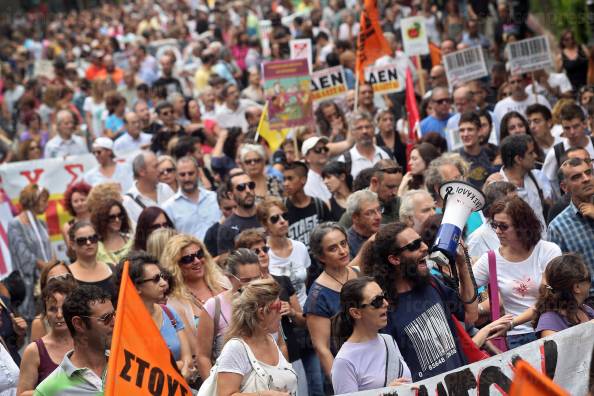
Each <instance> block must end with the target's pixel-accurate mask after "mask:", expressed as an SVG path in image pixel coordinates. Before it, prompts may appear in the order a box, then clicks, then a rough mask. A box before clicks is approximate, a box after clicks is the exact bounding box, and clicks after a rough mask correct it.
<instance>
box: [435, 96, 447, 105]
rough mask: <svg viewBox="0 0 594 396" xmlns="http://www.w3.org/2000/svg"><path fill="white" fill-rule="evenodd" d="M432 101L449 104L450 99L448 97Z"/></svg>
mask: <svg viewBox="0 0 594 396" xmlns="http://www.w3.org/2000/svg"><path fill="white" fill-rule="evenodd" d="M433 102H434V103H437V104H440V105H442V104H446V103H447V104H450V103H452V99H450V98H443V99H435V100H434V101H433Z"/></svg>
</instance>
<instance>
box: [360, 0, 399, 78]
mask: <svg viewBox="0 0 594 396" xmlns="http://www.w3.org/2000/svg"><path fill="white" fill-rule="evenodd" d="M384 55H390V56H391V55H392V50H391V49H390V44H388V41H387V40H386V38H385V37H384V32H383V31H382V28H381V26H380V24H379V12H378V10H377V2H376V0H365V5H364V9H363V12H361V21H360V29H359V36H358V37H357V59H356V64H355V71H356V73H357V78H358V79H359V82H360V83H361V82H364V81H365V74H364V71H365V67H367V66H369V65H372V64H373V62H375V61H376V59H378V58H381V57H382V56H384Z"/></svg>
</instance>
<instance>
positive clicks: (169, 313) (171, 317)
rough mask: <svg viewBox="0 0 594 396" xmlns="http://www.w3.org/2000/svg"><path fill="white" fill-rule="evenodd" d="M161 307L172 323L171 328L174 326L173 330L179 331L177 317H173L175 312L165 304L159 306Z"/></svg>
mask: <svg viewBox="0 0 594 396" xmlns="http://www.w3.org/2000/svg"><path fill="white" fill-rule="evenodd" d="M159 306H160V307H161V309H162V310H163V312H165V315H167V317H168V318H169V321H170V322H171V326H173V328H174V329H175V330H177V320H175V316H173V312H171V310H170V309H169V307H168V306H167V305H165V304H159Z"/></svg>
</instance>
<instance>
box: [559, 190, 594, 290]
mask: <svg viewBox="0 0 594 396" xmlns="http://www.w3.org/2000/svg"><path fill="white" fill-rule="evenodd" d="M547 239H548V240H549V241H551V242H554V243H556V244H557V245H558V246H559V247H560V248H561V251H562V252H563V253H567V252H574V253H579V254H581V255H582V257H583V259H584V261H585V262H586V264H588V267H590V273H594V220H592V219H590V218H588V217H584V216H583V215H582V214H581V213H580V212H579V210H578V209H577V208H576V207H575V205H574V204H573V201H572V202H570V203H569V206H568V207H567V208H565V210H564V211H563V212H561V213H559V215H557V217H555V218H554V219H553V221H551V224H549V229H548V232H547ZM592 292H594V283H593V284H592V285H590V293H592Z"/></svg>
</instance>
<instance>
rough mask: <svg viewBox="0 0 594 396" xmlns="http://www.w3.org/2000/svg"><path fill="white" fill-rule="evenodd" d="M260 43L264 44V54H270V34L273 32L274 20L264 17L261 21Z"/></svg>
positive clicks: (267, 55)
mask: <svg viewBox="0 0 594 396" xmlns="http://www.w3.org/2000/svg"><path fill="white" fill-rule="evenodd" d="M258 27H259V28H260V44H261V45H262V56H264V57H265V58H267V57H269V56H270V35H271V34H272V21H270V20H269V19H264V20H262V21H260V23H259V25H258Z"/></svg>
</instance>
